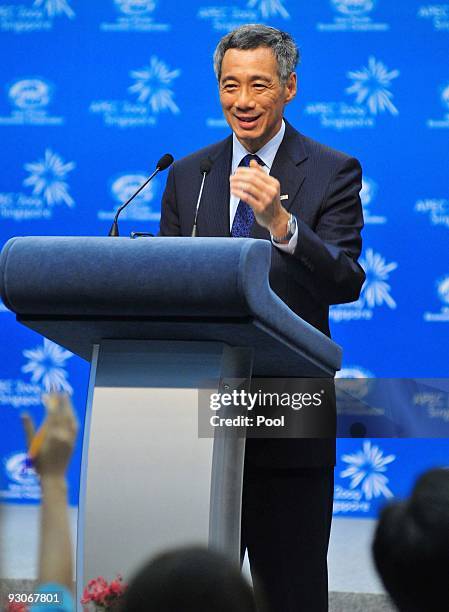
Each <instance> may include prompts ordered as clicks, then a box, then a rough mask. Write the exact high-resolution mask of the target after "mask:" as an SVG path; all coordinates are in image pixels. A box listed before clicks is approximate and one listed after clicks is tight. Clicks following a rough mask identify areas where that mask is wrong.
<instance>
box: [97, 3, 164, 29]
mask: <svg viewBox="0 0 449 612" xmlns="http://www.w3.org/2000/svg"><path fill="white" fill-rule="evenodd" d="M103 4H105V3H104V2H103ZM159 4H161V2H160V0H109V7H110V9H111V12H112V13H113V15H111V18H110V19H108V20H105V21H102V22H101V23H100V30H102V31H103V32H169V31H170V30H171V27H172V26H171V24H169V23H161V22H160V21H158V19H157V12H158V11H157V9H158V5H159Z"/></svg>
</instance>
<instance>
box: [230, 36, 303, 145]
mask: <svg viewBox="0 0 449 612" xmlns="http://www.w3.org/2000/svg"><path fill="white" fill-rule="evenodd" d="M277 68H278V67H277V61H276V58H275V56H274V54H273V51H272V50H271V49H269V48H268V47H258V48H257V49H248V50H242V49H228V51H226V53H225V54H224V57H223V62H222V65H221V77H220V83H219V89H220V102H221V106H222V108H223V113H224V115H225V117H226V121H227V122H228V123H229V126H230V127H231V129H232V131H233V132H234V133H235V135H236V136H237V138H238V139H239V141H240V142H241V143H242V144H243V146H244V147H245V148H246V149H247V150H248V151H250V152H251V153H255V152H256V151H258V150H259V149H260V148H261V147H263V145H264V144H266V143H267V142H268V141H269V140H270V139H271V138H273V136H275V134H276V133H277V132H278V131H279V129H280V127H281V123H282V115H283V112H284V106H285V105H286V104H287V103H288V102H290V100H292V99H293V98H294V97H295V95H296V74H295V73H292V74H291V75H290V77H289V79H288V81H287V83H286V84H285V85H281V84H280V82H279V77H278V71H277Z"/></svg>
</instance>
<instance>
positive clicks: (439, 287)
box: [424, 274, 449, 323]
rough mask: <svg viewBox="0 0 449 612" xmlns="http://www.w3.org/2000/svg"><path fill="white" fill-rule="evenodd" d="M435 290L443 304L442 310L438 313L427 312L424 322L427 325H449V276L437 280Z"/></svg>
mask: <svg viewBox="0 0 449 612" xmlns="http://www.w3.org/2000/svg"><path fill="white" fill-rule="evenodd" d="M435 289H436V294H437V297H438V299H439V301H440V302H441V308H440V310H439V311H436V312H435V311H434V312H425V313H424V321H426V322H427V323H449V274H448V275H446V276H443V277H442V278H439V279H438V280H437V282H436V283H435Z"/></svg>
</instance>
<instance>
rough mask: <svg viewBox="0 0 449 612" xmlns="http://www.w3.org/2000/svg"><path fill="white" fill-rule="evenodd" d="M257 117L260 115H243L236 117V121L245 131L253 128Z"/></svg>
mask: <svg viewBox="0 0 449 612" xmlns="http://www.w3.org/2000/svg"><path fill="white" fill-rule="evenodd" d="M259 117H260V115H254V116H252V117H245V116H244V115H236V119H237V121H238V122H239V125H240V127H242V128H243V129H246V130H248V129H251V128H253V127H254V126H255V125H256V123H257V120H258V119H259Z"/></svg>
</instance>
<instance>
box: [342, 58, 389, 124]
mask: <svg viewBox="0 0 449 612" xmlns="http://www.w3.org/2000/svg"><path fill="white" fill-rule="evenodd" d="M399 74H400V72H399V70H391V71H388V69H387V67H386V66H385V64H383V63H382V62H380V61H377V60H376V59H375V58H374V57H370V58H369V59H368V66H365V67H364V68H361V69H360V70H354V71H351V72H348V73H347V76H348V78H350V79H352V80H353V81H354V83H353V84H352V85H351V86H350V87H348V88H347V89H346V93H348V94H355V95H356V102H357V104H364V103H366V105H367V106H368V109H369V112H370V113H371V114H372V115H377V114H378V113H383V112H385V111H387V110H388V111H389V112H390V113H391V114H392V115H397V114H398V113H399V111H398V109H397V108H396V107H395V105H394V104H393V102H392V101H391V99H392V98H393V94H392V93H391V91H390V90H389V88H390V87H391V81H392V80H393V79H396V78H397V77H398V76H399Z"/></svg>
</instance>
